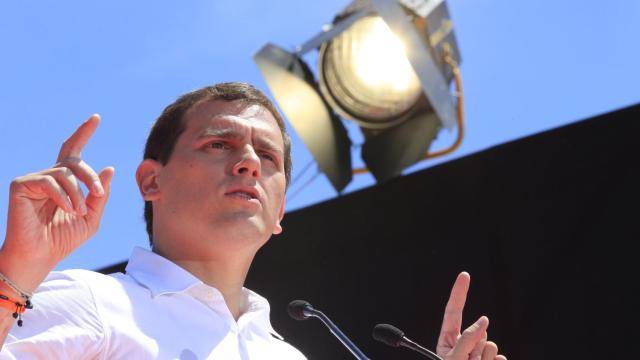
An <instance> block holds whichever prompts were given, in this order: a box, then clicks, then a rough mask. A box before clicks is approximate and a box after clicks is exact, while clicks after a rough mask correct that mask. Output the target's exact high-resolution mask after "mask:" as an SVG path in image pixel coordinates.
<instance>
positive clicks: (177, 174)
mask: <svg viewBox="0 0 640 360" xmlns="http://www.w3.org/2000/svg"><path fill="white" fill-rule="evenodd" d="M98 122H99V118H98V116H97V115H94V116H92V117H90V118H89V119H88V120H87V121H86V122H85V123H84V124H82V125H81V126H80V127H79V128H78V130H76V132H75V133H74V134H73V135H71V137H70V138H69V139H68V140H67V141H66V142H65V143H64V144H63V145H62V148H61V150H60V153H59V156H58V160H57V163H56V165H55V166H54V167H52V168H50V169H46V170H43V171H41V172H37V173H34V174H30V175H26V176H23V177H19V178H17V179H15V180H14V181H13V182H12V184H11V190H10V202H9V215H8V224H7V236H6V239H5V242H4V244H3V247H2V250H0V274H1V275H2V278H3V279H4V281H3V282H0V294H3V296H5V298H6V299H9V300H6V299H5V300H3V299H0V305H2V304H5V306H4V307H0V341H3V342H4V346H3V349H2V352H0V358H2V359H3V358H9V359H12V358H20V359H23V358H59V359H75V358H105V359H119V358H135V359H176V358H180V359H205V358H211V359H213V358H215V359H303V358H304V356H303V355H302V354H301V353H300V352H299V351H298V350H296V349H295V348H293V347H292V346H290V345H288V344H287V343H285V342H284V341H282V340H281V338H279V335H277V333H275V331H273V329H272V328H271V325H270V323H269V306H268V303H267V301H266V300H265V299H263V298H261V297H260V296H259V295H257V294H255V293H253V292H251V291H250V290H248V289H245V288H244V287H243V284H244V281H245V278H246V275H247V272H248V269H249V267H250V264H251V262H252V260H253V257H254V255H255V253H256V252H257V250H258V249H259V248H260V247H261V246H262V245H264V244H265V243H266V241H267V240H268V239H269V238H270V236H271V235H272V234H278V233H280V232H281V231H282V228H281V226H280V221H281V219H282V217H283V215H284V204H285V189H286V186H287V184H288V182H289V179H290V173H291V160H290V140H289V137H288V135H287V133H286V131H285V127H284V122H283V120H282V118H281V117H280V115H279V114H278V112H277V111H276V110H275V108H274V107H273V105H272V104H271V102H270V101H269V100H268V99H267V98H266V97H265V96H264V95H263V94H262V93H261V92H260V91H258V90H257V89H255V88H254V87H252V86H250V85H247V84H242V83H225V84H218V85H215V86H212V87H206V88H203V89H200V90H196V91H194V92H191V93H188V94H186V95H183V96H182V97H180V98H179V99H178V100H177V101H176V102H175V103H173V104H171V105H169V106H168V107H167V108H166V109H165V110H164V112H163V113H162V114H161V116H160V117H159V118H158V120H157V121H156V123H155V124H154V126H153V128H152V130H151V133H150V135H149V138H148V139H147V145H146V147H145V156H144V160H143V161H142V163H141V164H140V165H139V167H138V169H137V171H136V180H137V183H138V186H139V189H140V193H141V195H142V197H143V199H144V200H145V219H146V221H147V230H148V233H149V238H150V240H151V243H152V251H151V252H150V251H146V250H142V249H135V250H134V253H133V255H132V257H131V258H130V260H129V265H128V266H127V272H126V274H116V275H112V276H104V275H101V274H97V273H93V272H89V271H82V270H72V271H65V272H62V273H52V274H50V275H49V277H48V279H47V280H46V281H45V282H44V283H42V281H43V280H44V279H45V277H47V274H48V273H49V272H50V271H51V269H53V268H54V267H55V265H56V264H57V263H58V262H59V261H60V260H61V259H63V258H64V257H65V256H66V255H68V254H69V253H70V252H71V251H73V250H74V249H76V248H77V247H78V246H79V245H80V244H82V243H83V242H84V241H86V240H87V239H88V238H89V237H91V236H92V235H93V234H94V233H95V232H96V231H97V229H98V225H99V223H100V217H101V215H102V213H103V211H104V207H105V204H106V201H107V198H108V196H109V192H110V184H111V178H112V176H113V174H114V170H113V168H105V169H103V170H102V171H100V172H99V173H95V172H94V170H93V169H91V167H90V166H89V165H87V164H86V163H85V162H84V161H83V160H82V159H81V157H80V153H81V150H82V149H83V147H84V146H85V145H86V143H87V142H88V140H89V138H90V136H91V135H92V134H93V132H94V131H95V129H96V127H97V125H98ZM80 183H84V184H85V185H86V186H87V188H88V189H89V193H88V194H87V196H86V198H85V196H84V195H83V193H82V190H81V189H80V185H79V184H80ZM41 283H42V284H41ZM468 286H469V277H468V274H466V273H462V274H461V275H460V276H459V277H458V279H457V280H456V283H455V285H454V288H453V290H452V295H451V298H450V300H449V303H448V304H447V310H446V311H445V318H444V322H443V330H442V333H441V336H440V339H439V341H438V349H437V351H438V353H439V354H440V355H441V356H443V357H444V358H445V359H451V360H454V359H455V360H457V359H475V358H478V359H482V360H488V359H504V357H502V356H499V355H497V347H496V346H495V344H493V343H491V342H488V341H486V329H487V326H488V319H487V318H486V317H482V318H480V319H479V320H478V322H476V324H474V325H472V326H471V327H470V328H468V329H467V330H465V332H464V333H463V334H460V328H461V323H462V308H463V306H464V301H465V299H466V292H467V289H468ZM36 288H38V292H37V294H36V295H35V297H34V298H33V299H32V302H33V304H34V308H33V309H26V312H24V319H23V320H24V324H23V326H16V324H14V322H15V320H14V319H13V317H12V316H11V315H12V313H16V314H19V313H20V312H22V311H23V310H25V306H23V305H26V301H23V300H22V299H24V300H27V298H28V297H29V296H30V293H31V292H32V291H34V290H35V289H36ZM21 298H22V299H21ZM13 303H15V304H16V309H14V310H12V309H11V306H10V305H11V304H13ZM7 304H9V305H7ZM18 310H20V311H18ZM20 316H21V315H20ZM20 316H19V317H20ZM9 330H11V333H9ZM8 333H9V334H8ZM5 338H6V339H5Z"/></svg>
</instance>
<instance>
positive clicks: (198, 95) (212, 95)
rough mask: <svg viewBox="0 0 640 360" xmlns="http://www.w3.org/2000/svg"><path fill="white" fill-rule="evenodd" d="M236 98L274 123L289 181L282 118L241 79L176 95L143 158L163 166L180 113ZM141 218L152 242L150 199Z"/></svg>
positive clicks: (151, 134) (175, 138)
mask: <svg viewBox="0 0 640 360" xmlns="http://www.w3.org/2000/svg"><path fill="white" fill-rule="evenodd" d="M213 100H223V101H235V100H240V101H242V102H243V103H246V104H247V105H252V104H257V105H260V106H263V107H264V108H266V109H267V110H269V111H270V112H271V114H272V115H273V117H274V118H275V119H276V121H277V123H278V127H279V128H280V133H281V134H282V139H283V140H284V173H285V178H286V184H287V186H289V182H290V180H291V166H292V163H291V139H290V138H289V134H288V133H287V129H286V127H285V124H284V120H283V119H282V117H281V116H280V113H279V112H278V110H276V108H275V106H274V105H273V103H272V102H271V100H269V98H268V97H267V96H265V95H264V94H263V93H262V92H261V91H260V90H258V89H257V88H255V87H254V86H252V85H250V84H247V83H241V82H228V83H220V84H216V85H213V86H206V87H203V88H201V89H198V90H194V91H191V92H189V93H186V94H184V95H182V96H180V97H179V98H178V99H177V100H176V101H175V102H174V103H173V104H171V105H169V106H167V107H166V108H165V109H164V111H162V114H160V116H159V117H158V118H157V119H156V121H155V123H154V124H153V126H152V127H151V131H150V132H149V137H147V143H146V145H145V147H144V159H152V160H156V161H158V162H160V163H161V164H162V165H166V164H167V163H168V162H169V159H170V158H171V154H172V153H173V148H174V147H175V144H176V142H177V141H178V138H179V137H180V134H182V133H183V132H184V130H185V127H186V124H185V123H184V119H183V118H184V115H185V114H186V113H187V111H189V110H190V109H192V108H193V107H195V106H196V105H197V104H199V103H201V102H204V101H213ZM144 220H145V222H146V223H147V234H148V235H149V242H150V243H151V244H153V206H152V204H151V201H145V202H144Z"/></svg>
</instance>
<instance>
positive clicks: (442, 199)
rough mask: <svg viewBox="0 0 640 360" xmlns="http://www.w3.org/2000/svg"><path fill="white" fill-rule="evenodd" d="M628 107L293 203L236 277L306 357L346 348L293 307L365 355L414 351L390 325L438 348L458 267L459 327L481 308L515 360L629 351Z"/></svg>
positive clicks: (633, 151)
mask: <svg viewBox="0 0 640 360" xmlns="http://www.w3.org/2000/svg"><path fill="white" fill-rule="evenodd" d="M639 117H640V105H636V106H633V107H629V108H625V109H621V110H619V111H615V112H611V113H608V114H604V115H601V116H597V117H594V118H591V119H587V120H583V121H579V122H577V123H574V124H571V125H568V126H565V127H561V128H557V129H553V130H550V131H547V132H544V133H540V134H537V135H533V136H530V137H527V138H523V139H520V140H517V141H513V142H510V143H507V144H503V145H500V146H497V147H494V148H491V149H488V150H486V151H482V152H480V153H476V154H473V155H470V156H467V157H464V158H461V159H458V160H455V161H452V162H449V163H445V164H442V165H439V166H435V167H433V168H430V169H427V170H424V171H421V172H417V173H413V174H410V175H407V176H403V177H399V178H396V179H393V180H391V181H388V182H386V183H384V184H380V185H379V186H375V187H371V188H367V189H364V190H361V191H358V192H355V193H351V194H348V195H346V196H341V197H338V198H335V199H333V200H330V201H327V202H324V203H321V204H317V205H314V206H311V207H308V208H305V209H301V210H298V211H294V212H291V213H288V214H287V215H286V217H285V220H284V222H283V227H284V229H285V231H284V233H283V234H282V235H280V236H277V237H274V238H272V239H271V240H270V242H269V243H268V244H267V246H265V247H264V248H263V249H262V250H261V251H260V253H259V254H258V255H257V257H256V259H255V261H254V264H253V267H252V269H251V271H250V274H249V278H248V280H247V287H249V288H252V289H254V290H256V291H257V292H259V293H261V294H262V295H264V296H266V297H267V298H268V299H269V300H270V302H271V307H272V321H273V325H274V327H275V328H276V329H277V330H278V331H279V332H280V333H281V334H282V335H283V336H284V337H285V338H286V339H287V341H289V342H290V343H292V344H293V345H295V346H296V347H298V348H299V349H300V350H302V351H303V352H304V353H305V354H306V355H307V356H308V357H309V358H310V359H350V358H353V357H352V356H351V355H350V353H349V352H347V350H345V349H344V348H343V347H342V345H341V344H340V343H339V342H338V340H337V339H335V338H334V337H333V336H332V335H331V334H330V333H329V331H328V330H327V329H326V328H324V326H323V325H322V324H321V323H320V322H319V321H317V320H315V319H310V320H307V321H304V322H297V321H294V320H292V319H290V318H289V317H288V316H287V315H286V310H285V309H286V305H287V304H288V303H289V301H291V300H293V299H304V300H307V301H309V302H310V303H311V304H313V305H314V306H315V307H316V308H318V309H320V310H322V311H324V312H325V313H326V314H327V315H328V316H329V317H330V318H331V319H332V320H333V321H334V322H335V323H336V324H337V325H338V326H339V327H340V328H341V329H342V330H343V331H344V332H345V333H346V334H347V335H348V336H349V337H350V338H351V339H352V340H353V341H354V342H355V343H356V344H358V345H359V347H360V348H361V349H362V350H363V351H364V352H365V353H366V354H367V355H368V356H369V357H371V358H373V359H418V358H421V357H420V355H417V354H415V353H412V352H410V351H409V350H406V349H394V348H389V347H386V346H385V345H382V344H380V343H377V342H375V341H374V340H373V339H372V338H371V329H372V328H373V326H374V325H375V324H376V323H379V322H387V323H391V324H394V325H396V326H397V327H399V328H401V329H403V330H404V331H405V333H406V334H407V336H409V337H410V338H412V339H414V340H416V341H417V342H419V343H421V344H423V345H425V346H427V347H429V348H432V349H433V348H434V347H435V342H436V339H437V335H438V332H439V328H440V322H441V320H442V313H443V309H444V305H445V302H446V299H447V297H448V295H449V290H450V287H451V285H452V284H453V281H454V279H455V277H456V275H457V274H458V272H460V271H462V270H466V271H468V272H470V274H471V278H472V280H471V290H470V293H469V299H468V301H467V307H466V310H465V320H464V325H465V326H468V325H470V324H471V323H473V322H474V321H475V320H476V319H477V318H478V317H479V316H480V315H483V314H484V315H487V316H489V318H490V320H491V324H490V326H489V337H490V338H491V339H492V340H494V341H496V342H497V343H498V345H499V346H500V349H501V352H502V353H504V354H506V355H507V356H508V357H509V358H510V359H601V358H604V359H614V358H615V359H623V358H633V357H637V353H638V350H637V349H636V348H635V344H636V343H637V338H638V336H637V335H639V334H640V331H638V330H634V329H637V328H638V326H639V324H638V323H637V322H635V319H636V318H637V316H636V315H635V313H636V307H637V304H639V302H638V300H637V296H636V295H635V294H636V293H638V291H637V290H639V289H638V281H637V279H636V276H635V266H634V265H635V263H634V260H635V258H636V256H635V253H634V252H633V251H632V250H631V249H632V246H633V245H634V242H635V241H637V240H639V239H640V230H639V228H638V223H639V222H640V211H638V204H640V191H639V189H638V187H639V186H638V184H640V171H639V170H640V165H639V162H638V160H637V159H636V155H637V154H638V153H639V152H638V150H637V145H638V141H637V140H636V138H637V137H638V134H639V133H640V122H638V118H639ZM122 266H123V264H118V265H116V266H114V267H111V268H108V269H103V270H102V271H104V272H110V271H113V270H116V269H121V268H122ZM631 354H633V355H631Z"/></svg>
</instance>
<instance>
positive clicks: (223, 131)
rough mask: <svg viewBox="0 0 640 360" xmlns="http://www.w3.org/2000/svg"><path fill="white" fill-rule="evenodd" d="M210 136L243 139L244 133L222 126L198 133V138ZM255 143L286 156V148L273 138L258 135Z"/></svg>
mask: <svg viewBox="0 0 640 360" xmlns="http://www.w3.org/2000/svg"><path fill="white" fill-rule="evenodd" d="M208 137H214V138H220V139H227V140H237V139H242V137H243V134H242V133H240V132H239V131H237V130H236V129H233V128H228V127H222V128H215V127H209V128H207V129H205V130H204V131H203V132H202V133H201V134H200V135H198V139H204V138H208ZM255 143H256V145H257V146H258V148H259V149H262V150H267V151H270V152H274V153H276V154H277V155H278V156H279V157H280V158H283V157H284V149H282V148H281V147H280V146H278V145H277V144H276V143H275V142H274V141H273V140H271V139H269V138H265V137H258V138H257V139H255Z"/></svg>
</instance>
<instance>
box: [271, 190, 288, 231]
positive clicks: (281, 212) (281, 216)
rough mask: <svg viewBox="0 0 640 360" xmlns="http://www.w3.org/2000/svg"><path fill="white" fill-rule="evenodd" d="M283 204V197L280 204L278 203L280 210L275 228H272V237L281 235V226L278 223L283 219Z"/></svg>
mask: <svg viewBox="0 0 640 360" xmlns="http://www.w3.org/2000/svg"><path fill="white" fill-rule="evenodd" d="M284 204H285V197H282V202H281V203H280V209H279V210H278V219H277V220H276V226H275V227H274V228H273V235H278V234H280V233H282V225H280V222H281V221H282V218H283V217H284Z"/></svg>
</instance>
